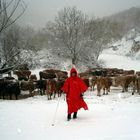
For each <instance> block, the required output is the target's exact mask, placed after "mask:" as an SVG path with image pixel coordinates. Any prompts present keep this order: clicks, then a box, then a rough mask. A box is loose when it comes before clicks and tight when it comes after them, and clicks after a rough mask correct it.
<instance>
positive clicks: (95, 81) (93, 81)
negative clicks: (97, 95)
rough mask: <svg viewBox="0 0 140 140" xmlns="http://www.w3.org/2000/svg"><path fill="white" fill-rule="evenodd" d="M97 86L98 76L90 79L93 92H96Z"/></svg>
mask: <svg viewBox="0 0 140 140" xmlns="http://www.w3.org/2000/svg"><path fill="white" fill-rule="evenodd" d="M96 84H97V76H92V77H90V78H89V87H90V90H91V91H93V90H94V87H95V85H96Z"/></svg>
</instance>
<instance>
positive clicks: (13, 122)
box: [0, 88, 140, 140]
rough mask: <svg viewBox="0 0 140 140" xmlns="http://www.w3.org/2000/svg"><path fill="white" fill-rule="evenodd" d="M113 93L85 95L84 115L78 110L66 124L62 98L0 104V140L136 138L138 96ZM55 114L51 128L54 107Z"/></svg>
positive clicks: (139, 136)
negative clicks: (74, 117) (86, 105)
mask: <svg viewBox="0 0 140 140" xmlns="http://www.w3.org/2000/svg"><path fill="white" fill-rule="evenodd" d="M120 91H121V90H120V89H113V88H112V90H111V93H110V94H109V95H106V96H102V97H97V96H96V91H94V92H91V91H87V92H86V93H85V96H84V98H85V101H86V102H87V104H88V106H89V110H88V111H84V110H83V109H81V110H80V111H79V112H78V118H77V119H76V120H73V119H72V120H70V121H69V122H67V120H66V114H67V105H66V102H65V101H64V96H62V97H61V98H59V99H58V98H56V99H54V100H51V101H48V100H47V97H46V96H35V97H31V98H28V99H24V100H17V101H8V100H0V112H1V114H0V124H1V125H0V137H1V139H2V140H10V139H14V140H25V139H26V140H30V139H33V140H38V139H41V140H45V139H49V140H56V139H61V140H65V139H67V140H85V139H86V140H92V139H94V140H112V139H113V140H132V139H135V140H137V139H139V138H140V133H139V129H140V118H139V114H140V110H139V108H140V96H139V95H137V94H136V95H134V96H132V95H131V93H130V92H129V93H121V92H120ZM57 105H58V110H57V113H56V118H55V122H54V126H52V123H53V119H54V114H55V111H56V107H57Z"/></svg>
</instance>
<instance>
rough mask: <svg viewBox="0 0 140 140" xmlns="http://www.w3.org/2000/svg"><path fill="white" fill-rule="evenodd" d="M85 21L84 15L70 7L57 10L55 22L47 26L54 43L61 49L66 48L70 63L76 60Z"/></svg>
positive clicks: (74, 62)
mask: <svg viewBox="0 0 140 140" xmlns="http://www.w3.org/2000/svg"><path fill="white" fill-rule="evenodd" d="M85 23H86V16H85V15H84V14H83V13H82V12H81V11H79V10H77V8H76V7H72V8H64V9H63V10H62V11H60V12H58V16H57V17H56V19H55V22H54V23H51V25H50V26H49V27H48V31H49V32H51V35H52V36H53V37H54V40H55V42H57V43H56V44H57V45H58V44H59V45H60V46H61V49H62V50H63V49H64V50H66V51H64V52H65V53H66V54H67V55H68V56H69V57H70V58H71V59H72V64H76V63H77V61H78V53H79V52H80V49H81V41H82V40H83V37H84V35H83V34H84V31H85V30H84V28H85Z"/></svg>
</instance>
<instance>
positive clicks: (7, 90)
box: [0, 79, 21, 100]
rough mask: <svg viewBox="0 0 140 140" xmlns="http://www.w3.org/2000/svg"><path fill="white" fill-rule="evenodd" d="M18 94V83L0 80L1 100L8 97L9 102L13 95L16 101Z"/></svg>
mask: <svg viewBox="0 0 140 140" xmlns="http://www.w3.org/2000/svg"><path fill="white" fill-rule="evenodd" d="M20 92H21V90H20V86H19V82H18V81H15V80H5V79H0V96H3V99H5V96H10V100H11V99H12V95H15V98H16V100H17V99H18V95H20Z"/></svg>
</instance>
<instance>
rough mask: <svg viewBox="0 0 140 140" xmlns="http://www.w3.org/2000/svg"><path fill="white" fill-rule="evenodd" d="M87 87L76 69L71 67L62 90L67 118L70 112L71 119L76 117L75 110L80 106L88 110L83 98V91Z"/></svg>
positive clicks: (69, 117)
mask: <svg viewBox="0 0 140 140" xmlns="http://www.w3.org/2000/svg"><path fill="white" fill-rule="evenodd" d="M87 89H88V87H87V86H86V84H85V83H84V82H83V80H82V79H81V78H80V77H78V73H77V70H76V69H75V68H72V69H71V71H70V77H69V78H67V79H66V81H65V83H64V85H63V87H62V90H63V91H64V93H66V102H67V105H68V115H67V120H68V121H69V120H70V119H71V114H72V113H74V114H73V119H76V118H77V111H78V110H79V109H80V108H84V109H85V110H88V106H87V104H86V103H85V101H84V100H83V93H84V92H85V91H86V90H87Z"/></svg>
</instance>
